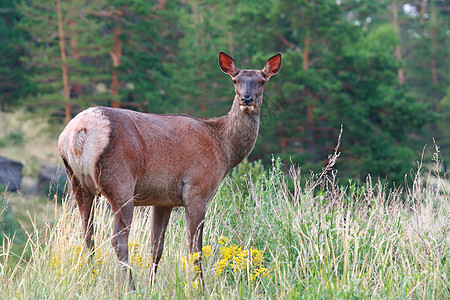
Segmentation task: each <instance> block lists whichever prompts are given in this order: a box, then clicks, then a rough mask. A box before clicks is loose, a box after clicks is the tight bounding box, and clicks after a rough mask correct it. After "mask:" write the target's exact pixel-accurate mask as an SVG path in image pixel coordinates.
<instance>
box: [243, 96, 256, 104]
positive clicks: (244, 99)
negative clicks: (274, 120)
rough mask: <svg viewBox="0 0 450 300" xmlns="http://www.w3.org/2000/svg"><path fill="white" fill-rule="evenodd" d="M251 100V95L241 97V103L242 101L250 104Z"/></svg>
mask: <svg viewBox="0 0 450 300" xmlns="http://www.w3.org/2000/svg"><path fill="white" fill-rule="evenodd" d="M253 100H254V99H253V96H249V95H245V96H243V97H242V103H244V104H245V105H249V104H251V103H252V102H253Z"/></svg>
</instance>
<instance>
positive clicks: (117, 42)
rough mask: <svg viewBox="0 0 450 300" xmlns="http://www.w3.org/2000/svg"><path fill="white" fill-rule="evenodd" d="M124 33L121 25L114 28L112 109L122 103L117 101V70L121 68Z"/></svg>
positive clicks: (111, 53)
mask: <svg viewBox="0 0 450 300" xmlns="http://www.w3.org/2000/svg"><path fill="white" fill-rule="evenodd" d="M121 33H122V30H121V26H120V23H117V25H116V26H115V27H114V45H113V51H111V52H110V55H111V60H112V63H113V69H112V82H111V95H112V96H113V100H112V102H111V107H114V108H119V107H120V102H119V101H117V99H116V97H117V94H118V89H119V85H120V81H119V74H118V71H117V68H118V67H119V66H120V60H121V58H122V40H121V39H120V34H121Z"/></svg>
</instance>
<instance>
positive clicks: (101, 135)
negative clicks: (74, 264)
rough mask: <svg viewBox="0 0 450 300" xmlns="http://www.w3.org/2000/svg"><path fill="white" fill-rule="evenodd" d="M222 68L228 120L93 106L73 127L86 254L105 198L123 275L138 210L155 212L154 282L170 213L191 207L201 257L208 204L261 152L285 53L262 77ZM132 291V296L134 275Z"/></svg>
mask: <svg viewBox="0 0 450 300" xmlns="http://www.w3.org/2000/svg"><path fill="white" fill-rule="evenodd" d="M219 65H220V68H221V69H222V71H223V72H225V73H227V74H229V75H230V76H231V78H232V80H233V84H234V87H235V91H236V95H235V97H234V101H233V105H232V107H231V110H230V112H229V113H228V114H227V115H225V116H223V117H220V118H216V119H211V120H201V119H196V118H193V117H189V116H184V115H156V114H145V113H139V112H134V111H130V110H125V109H113V108H106V107H92V108H89V109H87V110H85V111H83V112H81V113H80V114H78V115H77V116H76V117H75V118H74V119H73V120H72V121H70V122H69V124H67V126H66V128H65V129H64V131H63V132H62V133H61V135H60V137H59V141H58V148H59V152H60V155H61V157H62V160H63V162H64V165H65V168H66V172H67V175H68V177H69V178H70V183H71V186H72V191H73V193H74V195H75V199H76V201H77V204H78V209H79V211H80V214H81V220H82V225H83V231H84V240H85V247H86V249H88V250H93V249H94V242H93V237H92V235H93V222H92V220H93V213H94V212H93V210H92V204H93V201H94V198H95V196H96V195H98V194H102V195H103V196H104V197H106V198H107V199H108V201H109V203H110V204H111V209H112V211H113V213H114V232H113V237H112V245H113V247H114V250H115V252H116V254H117V257H118V259H119V261H120V263H121V265H122V267H123V268H122V269H123V272H124V273H125V274H126V273H127V272H128V269H127V267H126V266H128V235H129V232H130V226H131V222H132V219H133V208H134V206H143V205H151V206H153V209H152V213H151V214H152V227H151V243H150V244H151V249H150V256H151V265H152V268H151V271H150V276H151V279H152V280H153V278H154V275H155V273H156V269H157V267H158V263H159V261H160V259H161V254H162V251H163V247H164V233H165V230H166V227H167V223H168V222H169V217H170V214H171V212H172V209H173V208H174V207H176V206H184V207H185V210H186V220H187V232H188V240H189V250H190V253H193V252H200V253H201V250H202V232H203V222H204V219H205V211H206V204H207V203H208V201H210V200H211V199H212V198H213V197H214V195H215V194H216V192H217V189H218V188H219V184H220V183H221V181H222V180H223V179H224V178H225V176H226V175H227V174H228V172H230V170H231V169H233V168H234V167H235V166H236V165H237V164H239V163H240V162H241V161H242V160H243V159H244V158H245V157H247V156H248V155H249V154H250V152H251V151H252V149H253V147H254V145H255V142H256V139H257V137H258V129H259V116H260V108H261V105H262V101H263V90H264V86H265V84H266V83H267V81H269V79H270V77H271V76H272V75H275V74H276V73H277V72H278V70H279V69H280V67H281V54H280V53H278V54H276V55H274V56H273V57H272V58H270V59H269V60H268V61H267V63H266V65H265V66H264V68H263V69H262V70H240V69H238V68H237V66H236V64H235V62H234V60H233V58H231V57H230V56H228V55H227V54H225V53H223V52H220V53H219ZM129 284H130V287H131V288H132V289H134V283H133V279H132V275H131V271H130V272H129Z"/></svg>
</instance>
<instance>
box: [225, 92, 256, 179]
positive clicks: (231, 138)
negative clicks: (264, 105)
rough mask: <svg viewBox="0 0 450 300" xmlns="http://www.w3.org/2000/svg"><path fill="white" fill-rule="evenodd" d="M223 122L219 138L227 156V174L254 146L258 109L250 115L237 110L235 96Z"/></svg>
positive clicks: (237, 100)
mask: <svg viewBox="0 0 450 300" xmlns="http://www.w3.org/2000/svg"><path fill="white" fill-rule="evenodd" d="M261 100H262V99H261ZM223 122H224V123H223V130H222V134H221V137H220V138H222V143H223V147H222V148H223V150H224V152H225V155H226V156H227V162H228V168H227V169H228V170H227V173H228V172H229V171H230V170H231V169H232V168H234V167H235V166H236V165H238V164H239V163H240V162H241V161H242V160H243V159H244V158H246V157H247V156H248V155H249V154H250V152H251V151H252V150H253V147H254V146H255V143H256V139H257V138H258V131H259V108H256V111H255V112H252V113H246V112H242V111H241V110H240V108H239V98H238V97H237V96H236V97H235V99H234V101H233V106H232V107H231V110H230V111H229V113H228V114H227V115H226V116H225V117H224V118H223Z"/></svg>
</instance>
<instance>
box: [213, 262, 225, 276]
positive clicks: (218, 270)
mask: <svg viewBox="0 0 450 300" xmlns="http://www.w3.org/2000/svg"><path fill="white" fill-rule="evenodd" d="M227 265H228V259H226V258H222V259H221V260H219V261H218V262H217V263H216V265H215V266H216V276H219V275H220V273H222V271H223V269H224V268H225V267H226V266H227Z"/></svg>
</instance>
